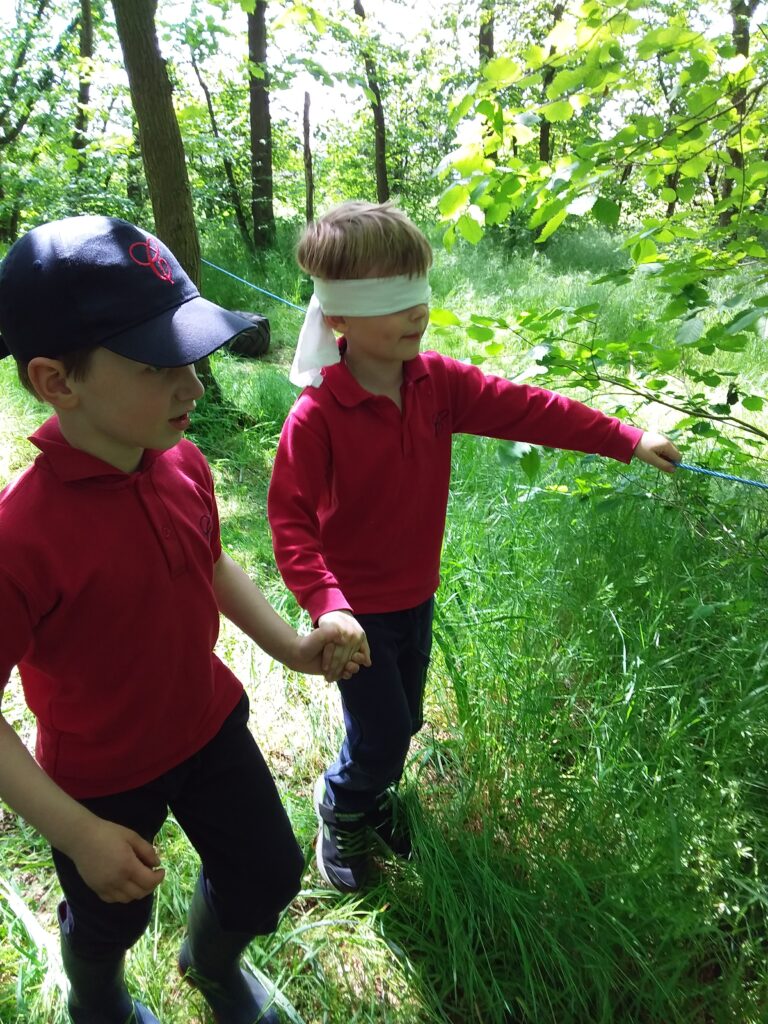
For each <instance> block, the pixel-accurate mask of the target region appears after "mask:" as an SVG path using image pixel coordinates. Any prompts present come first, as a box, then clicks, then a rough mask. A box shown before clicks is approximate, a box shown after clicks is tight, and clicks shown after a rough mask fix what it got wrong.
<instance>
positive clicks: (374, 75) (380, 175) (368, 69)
mask: <svg viewBox="0 0 768 1024" xmlns="http://www.w3.org/2000/svg"><path fill="white" fill-rule="evenodd" d="M354 11H355V14H356V15H357V16H358V18H360V20H361V21H365V11H364V9H363V5H362V3H361V0H354ZM363 63H364V64H365V77H366V79H367V81H368V88H369V89H370V91H371V94H372V95H373V99H372V100H371V109H372V110H373V137H374V154H375V156H374V161H375V168H376V198H377V200H378V202H380V203H385V202H386V201H387V200H388V199H389V179H388V177H387V128H386V124H385V122H384V107H383V106H382V103H381V89H380V88H379V74H378V69H377V67H376V62H375V61H374V59H373V56H372V55H371V51H370V49H368V48H364V49H363Z"/></svg>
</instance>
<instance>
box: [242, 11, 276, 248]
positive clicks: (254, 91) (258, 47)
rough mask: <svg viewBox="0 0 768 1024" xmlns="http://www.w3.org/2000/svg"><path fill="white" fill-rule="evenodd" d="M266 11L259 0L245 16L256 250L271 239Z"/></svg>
mask: <svg viewBox="0 0 768 1024" xmlns="http://www.w3.org/2000/svg"><path fill="white" fill-rule="evenodd" d="M266 10H267V4H266V0H259V2H257V3H256V7H255V10H254V12H253V14H249V15H248V60H249V62H250V79H249V82H248V95H249V109H250V118H251V189H252V191H251V215H252V218H253V241H254V244H255V245H256V246H257V248H259V249H266V248H268V247H269V246H270V245H272V243H273V242H274V240H275V213H274V209H273V205H272V202H273V181H272V120H271V118H270V115H269V74H268V72H267V19H266Z"/></svg>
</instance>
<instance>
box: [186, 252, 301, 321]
mask: <svg viewBox="0 0 768 1024" xmlns="http://www.w3.org/2000/svg"><path fill="white" fill-rule="evenodd" d="M201 262H202V263H204V264H205V265H206V266H207V267H213V269H214V270H220V271H221V272H222V274H226V275H227V277H234V279H235V280H236V281H239V282H240V284H247V285H248V287H249V288H253V289H254V291H257V292H261V293H262V295H268V296H269V297H270V299H277V301H278V302H284V303H285V305H286V306H291V308H292V309H298V311H299V312H300V313H306V309H304V307H303V306H297V305H296V303H295V302H289V301H288V299H283V298H281V297H280V296H279V295H275V293H274V292H268V291H267V289H266V288H259V286H258V285H257V284H251V282H250V281H246V280H245V278H244V277H238V276H237V274H230V272H229V271H228V270H225V269H224V267H217V266H216V264H215V263H210V262H209V261H208V260H203V259H201Z"/></svg>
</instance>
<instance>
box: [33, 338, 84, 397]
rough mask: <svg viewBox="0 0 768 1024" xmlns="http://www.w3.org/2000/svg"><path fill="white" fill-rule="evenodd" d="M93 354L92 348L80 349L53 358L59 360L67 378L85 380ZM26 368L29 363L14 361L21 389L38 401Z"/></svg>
mask: <svg viewBox="0 0 768 1024" xmlns="http://www.w3.org/2000/svg"><path fill="white" fill-rule="evenodd" d="M93 352H94V349H92V348H80V349H76V350H75V351H74V352H67V353H66V354H65V355H63V356H55V357H54V358H56V359H58V360H59V362H60V363H61V365H62V366H63V367H64V372H65V373H66V375H67V376H68V377H74V379H75V380H85V378H86V377H87V376H88V371H89V369H90V367H91V357H92V355H93ZM30 361H31V360H30ZM28 366H29V361H28V362H22V360H20V359H17V360H16V372H17V373H18V375H19V381H20V382H21V385H22V387H24V388H26V390H27V391H28V392H29V393H30V395H34V396H35V398H38V399H39V398H40V396H39V395H38V393H37V392H36V391H35V389H34V388H33V387H32V383H31V381H30V379H29V373H28V371H27V367H28Z"/></svg>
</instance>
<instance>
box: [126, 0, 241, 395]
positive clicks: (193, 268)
mask: <svg viewBox="0 0 768 1024" xmlns="http://www.w3.org/2000/svg"><path fill="white" fill-rule="evenodd" d="M112 6H113V7H114V9H115V23H116V25H117V34H118V37H119V39H120V46H121V48H122V51H123V62H124V64H125V70H126V72H127V74H128V84H129V86H130V90H131V100H132V101H133V110H134V113H135V114H136V123H137V125H138V130H139V145H140V147H141V158H142V161H143V163H144V174H145V176H146V179H147V187H148V188H149V197H150V200H151V202H152V212H153V214H154V219H155V231H156V232H157V235H158V237H159V238H161V239H162V241H163V242H165V244H166V245H167V246H168V248H169V249H170V250H171V252H172V253H173V255H174V256H175V257H176V259H177V260H178V261H179V263H180V264H181V265H182V267H183V268H184V270H185V271H186V272H187V274H189V276H190V277H191V278H192V280H193V281H194V282H195V284H196V285H197V287H198V288H199V287H200V270H201V268H200V239H199V237H198V234H197V225H196V224H195V215H194V211H193V208H192V190H191V188H190V186H189V176H188V175H187V165H186V162H185V159H184V145H183V143H182V141H181V131H180V130H179V122H178V121H177V120H176V112H175V111H174V109H173V98H172V95H171V82H170V79H169V78H168V70H167V68H166V66H165V61H164V60H163V58H162V57H161V55H160V48H159V46H158V43H157V33H156V31H155V9H156V7H157V0H112ZM195 368H196V370H197V373H198V376H199V377H200V379H201V380H202V382H203V384H204V385H205V387H206V390H207V391H208V394H209V398H210V399H211V400H212V401H213V402H216V403H219V404H220V403H221V397H222V396H221V389H220V388H219V385H218V382H217V381H216V378H215V377H214V376H213V374H212V372H211V367H210V361H209V359H208V357H207V356H206V357H205V359H201V360H200V361H199V362H197V363H195Z"/></svg>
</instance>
